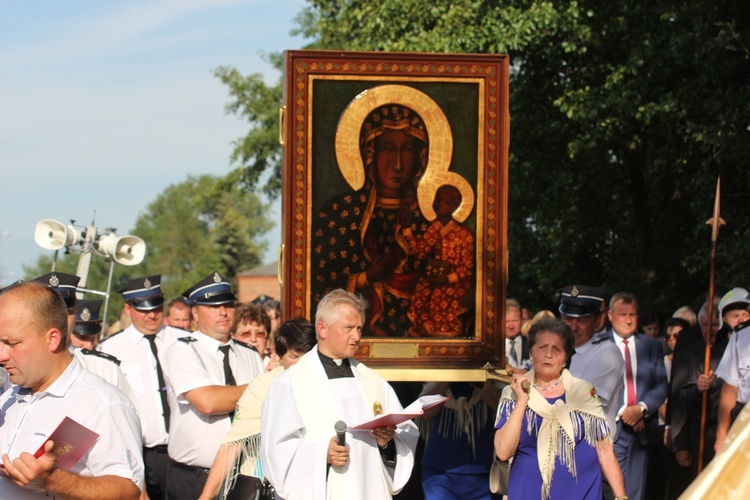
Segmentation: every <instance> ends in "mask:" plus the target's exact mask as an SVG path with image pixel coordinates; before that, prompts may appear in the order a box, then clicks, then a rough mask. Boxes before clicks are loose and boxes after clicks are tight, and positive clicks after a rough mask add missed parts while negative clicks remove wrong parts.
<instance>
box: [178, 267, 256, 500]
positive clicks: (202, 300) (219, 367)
mask: <svg viewBox="0 0 750 500" xmlns="http://www.w3.org/2000/svg"><path fill="white" fill-rule="evenodd" d="M182 295H183V296H184V297H185V298H186V299H187V300H188V301H190V303H191V304H192V314H193V319H194V321H195V323H196V326H197V330H196V331H195V332H193V333H190V334H189V333H187V332H184V334H185V335H183V336H182V337H180V338H179V339H178V340H177V342H175V343H174V344H172V346H171V347H170V348H169V349H168V350H167V362H166V365H167V369H166V377H167V388H168V390H169V398H170V401H169V404H170V408H171V419H170V429H169V458H170V462H169V467H168V469H167V483H168V486H167V497H168V498H175V499H182V498H198V496H199V495H200V494H201V491H203V486H204V485H205V483H206V479H207V478H208V470H209V468H210V467H211V464H212V463H213V460H214V457H215V456H216V452H217V451H218V450H219V445H220V444H221V442H222V440H223V439H224V436H226V434H227V432H228V431H229V428H230V427H231V416H233V414H234V410H235V406H236V405H237V400H238V399H239V398H240V396H242V393H243V392H244V391H245V387H246V386H247V384H248V383H249V382H251V381H252V380H253V379H254V378H255V377H256V376H257V375H258V374H260V373H262V372H263V362H262V361H261V358H260V355H259V354H258V352H257V351H256V350H255V349H254V348H253V347H251V346H249V345H247V344H243V343H241V342H237V341H236V340H233V339H231V336H230V330H231V327H232V323H233V322H234V312H235V311H234V310H235V303H236V301H237V298H236V297H235V295H234V292H232V288H231V286H230V285H229V283H228V282H227V281H226V280H225V279H224V278H223V277H222V276H221V275H220V274H219V273H211V274H209V275H208V276H206V277H205V278H204V279H203V280H201V281H200V282H198V283H196V284H195V285H193V286H192V287H190V288H189V289H188V290H186V291H185V292H183V294H182Z"/></svg>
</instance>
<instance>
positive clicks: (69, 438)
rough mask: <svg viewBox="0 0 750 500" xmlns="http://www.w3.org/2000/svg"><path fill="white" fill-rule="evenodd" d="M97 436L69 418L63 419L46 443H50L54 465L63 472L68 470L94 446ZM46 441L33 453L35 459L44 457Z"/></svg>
mask: <svg viewBox="0 0 750 500" xmlns="http://www.w3.org/2000/svg"><path fill="white" fill-rule="evenodd" d="M98 439H99V434H97V433H96V432H94V431H92V430H91V429H88V428H86V427H84V426H82V425H81V424H79V423H78V422H76V421H75V420H73V419H72V418H70V417H65V418H64V419H63V421H62V422H60V425H58V426H57V429H55V430H54V431H53V432H52V434H50V436H49V437H48V438H47V441H52V442H53V443H54V445H53V446H52V454H53V455H55V465H56V466H57V467H58V468H60V469H63V470H68V471H69V470H70V469H72V468H73V466H74V465H75V464H77V463H78V461H79V460H80V459H81V457H82V456H84V455H85V454H86V452H87V451H89V450H90V449H91V447H92V446H94V443H96V441H97V440H98ZM47 441H45V442H44V443H42V446H40V447H39V449H38V450H37V451H36V453H34V456H35V457H36V458H39V457H41V456H42V455H44V446H45V445H46V444H47Z"/></svg>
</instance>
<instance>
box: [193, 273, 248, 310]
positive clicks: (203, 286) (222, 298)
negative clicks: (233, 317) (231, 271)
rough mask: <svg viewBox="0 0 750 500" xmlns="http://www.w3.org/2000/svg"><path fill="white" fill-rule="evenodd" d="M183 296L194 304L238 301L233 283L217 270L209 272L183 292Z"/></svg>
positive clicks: (210, 304) (209, 304)
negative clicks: (233, 289)
mask: <svg viewBox="0 0 750 500" xmlns="http://www.w3.org/2000/svg"><path fill="white" fill-rule="evenodd" d="M182 296H183V297H185V298H186V299H187V300H188V301H189V302H190V303H191V304H192V305H204V306H213V305H219V304H228V303H230V302H237V297H235V295H234V292H233V291H232V287H231V285H230V284H229V282H228V281H227V280H226V279H224V278H223V277H222V276H221V274H219V273H217V272H214V273H211V274H209V275H208V276H206V277H205V278H203V279H202V280H200V281H199V282H198V283H196V284H195V285H193V286H191V287H190V288H188V289H187V290H185V291H184V292H182Z"/></svg>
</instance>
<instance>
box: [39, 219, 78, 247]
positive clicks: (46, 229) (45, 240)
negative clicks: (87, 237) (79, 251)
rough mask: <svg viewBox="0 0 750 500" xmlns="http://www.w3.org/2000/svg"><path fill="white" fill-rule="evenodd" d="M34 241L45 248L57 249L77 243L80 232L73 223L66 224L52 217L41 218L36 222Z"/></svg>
mask: <svg viewBox="0 0 750 500" xmlns="http://www.w3.org/2000/svg"><path fill="white" fill-rule="evenodd" d="M34 241H35V242H36V244H37V245H39V246H40V247H42V248H44V249H46V250H59V249H61V248H62V247H70V246H73V245H75V244H76V243H79V242H80V241H81V233H79V232H78V230H76V228H74V227H73V225H68V226H66V225H65V224H63V223H62V222H59V221H56V220H54V219H42V220H40V221H39V222H37V223H36V228H35V229H34Z"/></svg>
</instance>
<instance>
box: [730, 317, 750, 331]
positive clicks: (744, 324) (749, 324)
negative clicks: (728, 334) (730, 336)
mask: <svg viewBox="0 0 750 500" xmlns="http://www.w3.org/2000/svg"><path fill="white" fill-rule="evenodd" d="M748 327H750V319H749V320H747V321H744V322H742V323H740V324H739V325H737V326H735V327H734V333H737V332H739V331H740V330H744V329H746V328H748Z"/></svg>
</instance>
